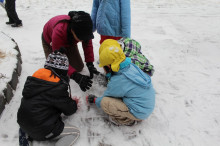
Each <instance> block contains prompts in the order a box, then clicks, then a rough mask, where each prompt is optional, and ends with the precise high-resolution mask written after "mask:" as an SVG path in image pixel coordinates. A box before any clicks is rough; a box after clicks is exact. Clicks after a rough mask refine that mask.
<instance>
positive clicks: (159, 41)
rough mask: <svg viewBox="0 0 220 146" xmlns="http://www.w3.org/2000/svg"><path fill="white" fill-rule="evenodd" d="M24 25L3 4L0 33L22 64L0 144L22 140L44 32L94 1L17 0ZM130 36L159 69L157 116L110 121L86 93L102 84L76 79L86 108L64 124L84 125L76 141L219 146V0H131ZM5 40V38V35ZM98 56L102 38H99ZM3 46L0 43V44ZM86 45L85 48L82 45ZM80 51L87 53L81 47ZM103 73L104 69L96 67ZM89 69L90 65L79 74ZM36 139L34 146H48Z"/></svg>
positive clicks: (110, 145) (82, 145) (0, 127)
mask: <svg viewBox="0 0 220 146" xmlns="http://www.w3.org/2000/svg"><path fill="white" fill-rule="evenodd" d="M16 3H17V12H18V15H19V17H20V18H21V19H22V20H23V25H24V26H23V27H21V28H11V27H10V26H7V25H5V22H6V21H8V19H7V16H6V13H5V11H4V10H3V9H2V8H0V20H1V23H0V31H3V32H5V33H6V34H8V35H9V36H10V37H12V38H14V39H15V41H16V42H17V43H18V46H19V48H20V51H21V54H22V59H23V64H22V73H21V76H20V78H19V84H18V86H17V90H16V92H15V93H14V97H13V99H12V100H11V102H10V104H8V105H7V106H6V109H5V111H4V112H3V113H2V115H1V117H0V145H1V146H16V145H18V125H17V122H16V116H17V109H18V107H19V105H20V100H21V97H22V95H21V92H22V89H23V86H24V83H25V80H26V77H27V76H29V75H32V74H33V72H35V71H36V70H37V69H39V68H42V67H43V65H44V61H45V58H44V53H43V49H42V46H41V33H42V29H43V26H44V24H45V23H46V22H47V20H49V19H50V18H51V17H53V16H55V15H60V14H67V13H68V12H69V11H70V10H84V11H86V12H88V13H90V12H91V7H92V0H80V1H79V0H59V1H55V0H31V1H30V0H19V1H17V2H16ZM131 13H132V28H131V30H132V38H133V39H136V40H137V41H139V42H140V44H141V45H142V49H143V51H142V52H143V53H144V54H145V55H146V56H147V57H148V58H149V60H150V62H151V64H153V65H154V67H155V74H154V76H153V77H152V81H153V84H154V87H155V89H156V107H155V110H154V112H153V114H152V115H151V116H150V117H149V118H148V119H147V120H145V121H143V122H142V123H140V124H139V125H135V126H133V127H115V126H112V125H108V124H107V123H106V122H105V121H104V119H103V117H102V116H103V113H102V112H101V111H100V110H97V109H96V108H94V107H89V106H88V105H86V102H85V96H86V95H88V94H89V93H93V94H96V95H101V94H102V93H103V91H104V90H105V88H104V87H100V86H99V85H98V84H97V83H94V84H93V87H92V89H91V90H89V91H87V92H86V93H84V92H82V91H81V90H80V88H79V87H78V85H77V84H76V83H75V82H74V81H71V88H72V94H73V95H77V96H79V97H81V107H80V109H79V110H78V111H77V113H76V114H74V115H72V116H70V117H67V118H65V122H67V123H71V124H73V125H75V126H77V127H79V129H80V131H81V136H80V138H79V140H78V141H77V143H76V144H75V145H76V146H89V145H91V146H98V145H99V146H121V145H126V146H142V145H143V146H177V145H178V146H219V144H220V57H219V56H220V27H219V26H220V1H219V0H131ZM0 39H1V38H0ZM93 42H94V52H95V59H96V60H98V57H99V56H98V48H99V35H98V34H97V33H95V39H94V41H93ZM0 45H1V44H0ZM79 47H80V48H81V45H79ZM81 53H82V51H81ZM95 65H96V67H97V68H98V69H99V71H101V72H102V69H101V68H99V67H98V65H97V64H95ZM82 73H83V74H88V70H87V68H85V69H84V70H83V72H82ZM51 145H53V143H52V142H51V143H49V142H34V146H51Z"/></svg>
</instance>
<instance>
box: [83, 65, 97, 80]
mask: <svg viewBox="0 0 220 146" xmlns="http://www.w3.org/2000/svg"><path fill="white" fill-rule="evenodd" d="M86 66H87V67H88V69H89V73H90V78H91V79H92V78H93V74H96V75H98V74H99V73H100V72H99V71H97V69H96V68H95V67H94V64H93V63H92V62H87V63H86Z"/></svg>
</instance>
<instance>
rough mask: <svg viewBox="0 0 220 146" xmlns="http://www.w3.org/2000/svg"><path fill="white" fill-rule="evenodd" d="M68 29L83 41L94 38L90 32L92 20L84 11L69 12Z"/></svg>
mask: <svg viewBox="0 0 220 146" xmlns="http://www.w3.org/2000/svg"><path fill="white" fill-rule="evenodd" d="M68 15H69V16H70V18H71V19H70V20H71V23H70V27H71V29H72V30H73V31H74V32H75V34H76V36H77V37H78V38H79V39H80V40H83V41H87V40H91V39H93V38H94V35H93V32H92V28H93V26H92V19H91V17H90V15H89V14H88V13H86V12H84V11H70V12H69V14H68Z"/></svg>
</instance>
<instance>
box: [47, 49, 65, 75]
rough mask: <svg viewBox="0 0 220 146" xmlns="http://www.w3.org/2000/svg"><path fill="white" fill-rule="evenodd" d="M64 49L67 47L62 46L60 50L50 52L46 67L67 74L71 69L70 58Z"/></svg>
mask: <svg viewBox="0 0 220 146" xmlns="http://www.w3.org/2000/svg"><path fill="white" fill-rule="evenodd" d="M64 51H65V48H60V50H55V51H54V52H52V53H50V54H49V55H48V57H47V60H46V62H45V65H44V67H45V68H52V69H53V70H54V71H55V72H56V73H57V74H58V75H61V74H62V75H66V74H67V72H68V69H69V60H68V58H67V56H66V54H64Z"/></svg>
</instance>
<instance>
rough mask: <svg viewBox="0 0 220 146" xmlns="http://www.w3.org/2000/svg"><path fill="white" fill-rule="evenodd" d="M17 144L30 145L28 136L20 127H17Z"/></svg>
mask: <svg viewBox="0 0 220 146" xmlns="http://www.w3.org/2000/svg"><path fill="white" fill-rule="evenodd" d="M19 146H31V140H30V138H29V137H28V135H27V134H26V133H25V132H24V131H23V130H22V129H21V128H19Z"/></svg>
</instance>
